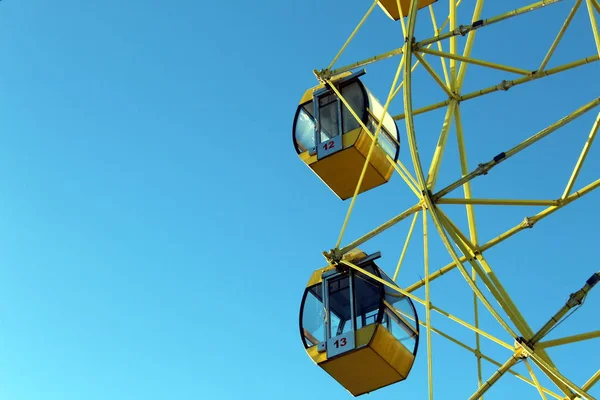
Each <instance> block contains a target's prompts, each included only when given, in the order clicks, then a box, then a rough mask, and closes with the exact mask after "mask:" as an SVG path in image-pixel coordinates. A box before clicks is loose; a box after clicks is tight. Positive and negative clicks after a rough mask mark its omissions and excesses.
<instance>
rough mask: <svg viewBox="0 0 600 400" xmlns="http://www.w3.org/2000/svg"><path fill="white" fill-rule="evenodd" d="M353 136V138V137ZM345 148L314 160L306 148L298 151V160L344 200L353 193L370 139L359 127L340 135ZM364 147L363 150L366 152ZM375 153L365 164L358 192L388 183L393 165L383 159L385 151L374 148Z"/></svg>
mask: <svg viewBox="0 0 600 400" xmlns="http://www.w3.org/2000/svg"><path fill="white" fill-rule="evenodd" d="M355 138H356V139H355ZM342 141H343V147H344V149H343V150H341V151H338V152H337V153H334V154H332V155H330V156H327V157H325V158H323V159H321V160H317V156H316V154H315V155H313V156H311V155H309V153H308V151H306V152H304V153H301V154H300V159H301V160H302V161H303V162H304V163H305V164H306V165H308V166H309V167H310V169H312V170H313V172H314V173H315V174H316V175H317V176H318V177H319V178H320V179H321V180H322V181H323V183H325V184H326V185H327V186H328V187H329V188H330V189H331V191H332V192H333V193H335V194H336V195H337V196H338V197H339V198H340V199H342V200H347V199H349V198H350V197H352V196H353V195H354V193H355V189H356V185H357V183H358V181H359V178H360V177H361V173H362V171H363V166H364V165H365V160H366V156H367V154H365V153H368V148H369V141H371V140H370V138H369V137H368V136H367V135H366V134H364V132H363V131H362V128H357V129H356V130H355V131H353V132H350V133H347V134H345V135H343V136H342ZM365 148H367V149H366V151H365ZM374 153H375V154H374V156H373V157H371V160H369V161H370V162H369V163H368V164H367V168H366V170H365V174H364V177H363V181H362V185H361V187H360V190H359V191H358V193H363V192H366V191H368V190H371V189H373V188H376V187H377V186H381V185H383V184H384V183H387V182H388V181H389V180H390V178H391V177H392V172H393V168H392V167H391V166H390V165H389V163H388V162H387V160H386V159H385V152H384V151H383V149H381V148H379V147H378V148H376V150H375V151H374Z"/></svg>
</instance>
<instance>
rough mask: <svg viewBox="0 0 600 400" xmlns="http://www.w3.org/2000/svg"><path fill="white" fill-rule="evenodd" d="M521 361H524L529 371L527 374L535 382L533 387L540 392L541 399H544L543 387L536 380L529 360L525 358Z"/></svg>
mask: <svg viewBox="0 0 600 400" xmlns="http://www.w3.org/2000/svg"><path fill="white" fill-rule="evenodd" d="M523 361H524V362H525V366H526V367H527V371H529V375H531V379H532V380H533V382H534V383H535V387H536V388H537V390H538V393H539V394H540V396H541V397H542V399H543V400H546V395H545V394H544V388H542V385H540V382H539V381H538V379H537V377H536V376H535V373H534V372H533V368H531V365H530V364H529V361H528V360H527V359H524V360H523Z"/></svg>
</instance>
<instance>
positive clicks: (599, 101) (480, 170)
mask: <svg viewBox="0 0 600 400" xmlns="http://www.w3.org/2000/svg"><path fill="white" fill-rule="evenodd" d="M598 105H600V97H597V98H596V99H594V100H592V101H590V102H589V103H587V104H585V105H584V106H582V107H580V108H578V109H577V110H575V111H573V112H572V113H570V114H569V115H567V116H565V117H563V118H561V119H560V120H558V121H557V122H555V123H553V124H552V125H550V126H548V127H547V128H545V129H542V130H541V131H539V132H538V133H536V134H535V135H533V136H531V137H529V138H528V139H526V140H524V141H523V142H521V143H520V144H518V145H516V146H515V147H513V148H512V149H510V150H507V151H506V152H502V153H500V154H498V155H497V156H496V157H494V158H493V159H492V160H490V161H488V162H487V163H484V164H479V166H478V167H477V168H476V169H475V170H474V171H472V172H471V173H469V174H468V175H466V176H463V177H462V178H460V179H458V180H457V181H456V182H454V183H452V184H450V185H448V186H447V187H445V188H444V189H442V190H440V191H439V192H437V193H436V194H435V195H434V196H433V199H434V200H437V199H439V198H441V197H443V196H445V195H446V194H448V193H450V192H451V191H453V190H454V189H456V188H458V187H459V186H461V185H463V184H464V183H465V182H468V181H470V180H472V179H474V178H475V177H477V176H479V175H485V174H487V173H488V172H489V170H490V169H492V168H493V167H495V166H496V165H498V164H500V163H501V162H503V161H505V160H507V159H509V158H510V157H512V156H514V155H515V154H517V153H519V152H520V151H523V150H525V149H526V148H527V147H529V146H531V145H533V144H534V143H536V142H538V141H539V140H541V139H543V138H545V137H546V136H548V135H549V134H551V133H553V132H555V131H557V130H558V129H559V128H561V127H563V126H565V125H567V124H568V123H570V122H572V121H573V120H575V119H577V118H579V117H580V116H582V115H584V114H585V113H587V112H588V111H590V110H592V109H594V108H595V107H597V106H598Z"/></svg>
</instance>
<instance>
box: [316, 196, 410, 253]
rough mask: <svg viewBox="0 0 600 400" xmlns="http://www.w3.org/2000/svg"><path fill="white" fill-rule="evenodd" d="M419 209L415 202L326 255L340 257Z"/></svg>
mask: <svg viewBox="0 0 600 400" xmlns="http://www.w3.org/2000/svg"><path fill="white" fill-rule="evenodd" d="M419 210H421V204H420V203H419V204H415V205H414V206H412V207H410V208H408V209H407V210H406V211H404V212H402V213H400V214H398V215H397V216H395V217H394V218H392V219H390V220H389V221H387V222H386V223H384V224H382V225H380V226H378V227H377V228H375V229H373V230H372V231H370V232H368V233H367V234H365V235H363V236H361V237H360V238H358V239H356V240H355V241H353V242H351V243H349V244H348V245H346V246H344V247H343V248H341V249H339V250H336V249H333V250H332V252H331V254H327V255H326V256H328V257H331V258H334V259H336V258H341V256H342V255H344V254H346V253H347V252H349V251H350V250H354V249H355V248H357V247H358V246H360V245H361V244H363V243H365V242H366V241H368V240H370V239H372V238H374V237H375V236H377V235H379V234H380V233H382V232H384V231H385V230H387V229H389V228H391V227H392V226H394V225H396V224H397V223H398V222H400V221H402V220H403V219H405V218H407V217H409V216H411V215H412V214H414V213H416V212H417V211H419Z"/></svg>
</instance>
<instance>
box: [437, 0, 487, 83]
mask: <svg viewBox="0 0 600 400" xmlns="http://www.w3.org/2000/svg"><path fill="white" fill-rule="evenodd" d="M482 9H483V0H477V3H476V4H475V10H474V11H473V17H472V18H471V21H479V18H480V17H481V10H482ZM476 32H477V31H476V30H472V31H470V32H469V33H468V34H467V43H466V44H465V50H464V51H463V56H465V57H470V56H471V50H472V49H473V43H474V41H475V33H476ZM440 51H441V49H440ZM467 66H468V64H467V63H466V62H461V63H460V69H459V71H458V78H457V79H456V87H455V88H454V91H455V92H456V93H460V92H462V85H463V82H464V79H465V74H466V72H467Z"/></svg>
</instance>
